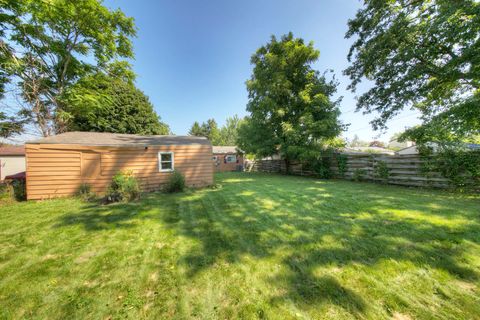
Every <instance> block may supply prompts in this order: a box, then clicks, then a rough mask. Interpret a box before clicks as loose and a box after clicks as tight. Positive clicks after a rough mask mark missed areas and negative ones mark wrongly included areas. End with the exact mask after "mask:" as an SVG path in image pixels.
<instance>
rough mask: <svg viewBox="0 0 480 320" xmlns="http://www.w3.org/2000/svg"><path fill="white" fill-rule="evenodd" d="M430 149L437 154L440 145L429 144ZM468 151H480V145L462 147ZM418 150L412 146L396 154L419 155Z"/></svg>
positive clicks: (472, 144) (467, 144)
mask: <svg viewBox="0 0 480 320" xmlns="http://www.w3.org/2000/svg"><path fill="white" fill-rule="evenodd" d="M427 145H429V146H430V147H432V149H433V152H437V150H438V147H439V145H438V144H437V143H435V142H431V143H428V144H427ZM461 146H463V147H464V148H466V149H467V150H480V144H475V143H466V144H464V145H461ZM418 153H419V151H418V148H417V146H410V147H407V148H403V149H400V150H398V151H396V152H395V154H397V155H410V154H418Z"/></svg>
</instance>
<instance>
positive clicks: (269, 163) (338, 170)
mask: <svg viewBox="0 0 480 320" xmlns="http://www.w3.org/2000/svg"><path fill="white" fill-rule="evenodd" d="M432 161H438V160H435V158H432V157H425V156H421V155H418V154H415V155H385V154H370V153H335V154H333V156H331V159H330V164H331V166H330V169H331V171H332V175H333V177H335V178H340V179H347V180H356V181H371V182H378V183H385V184H394V185H403V186H412V187H434V188H457V187H458V186H455V184H454V183H453V181H451V179H449V178H448V177H445V176H444V175H442V173H441V172H440V171H431V170H428V168H429V167H431V163H432ZM308 168H309V166H308V165H306V164H305V163H301V162H298V161H297V162H291V164H290V166H289V173H290V174H293V175H300V176H318V174H317V173H316V172H314V171H312V170H311V169H308ZM246 169H247V171H258V172H270V173H286V172H287V170H286V166H285V162H284V161H283V160H255V161H251V162H250V163H248V164H247V166H246ZM474 179H476V180H475V181H473V182H472V184H473V188H474V189H476V190H478V189H479V188H480V185H479V183H478V177H477V178H474Z"/></svg>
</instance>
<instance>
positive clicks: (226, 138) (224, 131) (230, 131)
mask: <svg viewBox="0 0 480 320" xmlns="http://www.w3.org/2000/svg"><path fill="white" fill-rule="evenodd" d="M242 123H243V119H240V118H239V117H238V116H237V115H234V116H233V117H228V118H227V119H226V121H225V125H223V126H222V127H221V128H220V139H219V140H220V141H219V145H221V146H234V145H236V144H237V139H238V129H239V128H240V126H241V124H242Z"/></svg>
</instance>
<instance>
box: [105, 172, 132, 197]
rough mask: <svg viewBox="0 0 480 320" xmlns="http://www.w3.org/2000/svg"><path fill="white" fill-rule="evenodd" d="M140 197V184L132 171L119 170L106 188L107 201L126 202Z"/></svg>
mask: <svg viewBox="0 0 480 320" xmlns="http://www.w3.org/2000/svg"><path fill="white" fill-rule="evenodd" d="M139 197H140V186H139V184H138V181H137V179H136V178H135V176H134V175H133V172H132V171H119V172H117V173H116V174H115V175H114V176H113V178H112V183H111V184H110V187H109V188H108V190H107V194H106V196H105V199H106V201H107V202H128V201H132V200H135V199H138V198H139Z"/></svg>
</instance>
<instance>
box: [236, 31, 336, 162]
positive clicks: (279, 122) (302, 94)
mask: <svg viewBox="0 0 480 320" xmlns="http://www.w3.org/2000/svg"><path fill="white" fill-rule="evenodd" d="M319 54H320V53H319V51H318V50H316V49H315V48H314V47H313V43H309V44H305V43H304V41H303V40H302V39H300V38H294V36H293V34H292V33H289V34H288V35H284V36H282V37H281V39H277V38H276V37H274V36H273V37H272V38H271V41H270V42H269V43H267V44H266V45H265V46H262V47H261V48H260V49H258V50H257V52H256V53H255V54H254V55H253V56H252V59H251V63H252V64H253V65H254V69H253V74H252V77H251V79H250V80H248V81H247V90H248V93H249V102H248V105H247V111H249V112H250V116H248V117H247V119H246V121H245V123H244V124H242V125H241V126H240V129H239V139H238V140H239V147H240V148H241V149H242V150H245V151H246V152H247V153H254V154H256V155H257V156H269V155H272V154H276V153H277V152H280V153H281V154H282V155H283V157H284V159H285V161H286V163H287V167H288V162H289V161H290V160H291V159H302V158H304V159H307V158H310V157H312V156H314V155H318V149H319V148H320V147H321V146H322V144H324V143H327V142H328V141H329V140H331V139H333V138H335V137H337V136H338V135H339V134H340V132H341V131H342V129H343V126H342V125H341V124H340V122H339V121H338V116H339V114H340V112H339V109H338V102H334V101H332V100H331V97H332V95H333V94H334V93H335V91H336V83H335V82H333V81H330V82H328V81H327V80H326V79H325V76H323V75H320V74H319V72H318V71H315V70H313V69H312V66H311V65H312V64H313V63H314V62H315V61H317V60H318V58H319Z"/></svg>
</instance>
